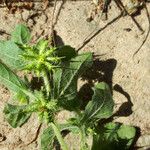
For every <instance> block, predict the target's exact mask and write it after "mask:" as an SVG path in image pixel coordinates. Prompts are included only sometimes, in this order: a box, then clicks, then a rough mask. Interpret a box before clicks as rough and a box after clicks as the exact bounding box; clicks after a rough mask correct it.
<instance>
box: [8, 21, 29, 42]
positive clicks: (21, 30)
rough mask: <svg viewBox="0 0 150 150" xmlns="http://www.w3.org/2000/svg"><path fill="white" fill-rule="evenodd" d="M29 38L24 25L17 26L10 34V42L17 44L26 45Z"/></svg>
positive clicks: (27, 30)
mask: <svg viewBox="0 0 150 150" xmlns="http://www.w3.org/2000/svg"><path fill="white" fill-rule="evenodd" d="M30 36H31V35H30V32H29V29H28V28H27V27H26V26H25V25H23V24H19V25H17V26H16V27H15V30H14V31H13V32H12V34H11V40H12V41H13V42H15V43H17V44H26V43H28V42H29V40H30Z"/></svg>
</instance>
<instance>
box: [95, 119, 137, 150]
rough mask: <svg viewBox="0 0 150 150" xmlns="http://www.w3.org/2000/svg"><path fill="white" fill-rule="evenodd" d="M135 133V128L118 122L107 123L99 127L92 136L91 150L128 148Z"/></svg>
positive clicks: (126, 149)
mask: <svg viewBox="0 0 150 150" xmlns="http://www.w3.org/2000/svg"><path fill="white" fill-rule="evenodd" d="M135 135H136V129H135V128H134V127H131V126H127V125H121V124H119V123H112V122H111V123H107V124H105V125H104V126H103V127H100V129H99V132H98V133H97V135H95V136H94V138H93V146H92V150H104V149H107V150H116V149H118V150H128V149H129V148H130V146H131V144H132V142H133V140H134V137H135Z"/></svg>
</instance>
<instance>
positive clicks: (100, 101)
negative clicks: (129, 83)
mask: <svg viewBox="0 0 150 150" xmlns="http://www.w3.org/2000/svg"><path fill="white" fill-rule="evenodd" d="M113 106H114V102H113V99H112V96H111V92H110V89H109V86H108V85H107V84H106V83H104V82H101V83H98V84H97V85H96V86H95V87H94V95H93V96H92V100H91V101H90V102H89V103H88V104H87V106H86V108H85V111H84V114H83V117H82V119H81V122H82V123H83V124H87V123H90V122H92V123H93V121H94V122H95V121H98V120H100V119H103V118H109V117H110V116H111V115H112V112H113Z"/></svg>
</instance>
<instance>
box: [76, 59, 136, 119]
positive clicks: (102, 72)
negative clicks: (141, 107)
mask: <svg viewBox="0 0 150 150" xmlns="http://www.w3.org/2000/svg"><path fill="white" fill-rule="evenodd" d="M116 65H117V60H115V59H108V60H105V61H102V60H99V59H96V60H94V62H93V65H92V67H91V68H90V69H88V70H87V71H86V72H85V73H84V74H83V75H82V77H81V80H83V81H85V82H86V83H85V84H84V85H82V87H81V88H80V89H79V92H78V96H79V99H80V100H81V110H84V109H85V107H86V105H87V103H88V102H89V100H91V99H92V95H93V90H92V87H93V86H94V84H95V83H96V82H106V83H107V84H108V85H109V87H110V90H111V93H112V95H113V90H115V91H117V92H119V93H120V94H122V95H124V96H125V97H126V99H127V101H126V102H124V103H123V104H122V105H121V106H120V107H119V109H118V110H117V112H116V113H115V114H114V115H113V117H115V116H117V117H119V116H129V115H131V114H132V112H133V111H132V106H133V103H132V101H131V97H130V95H129V94H128V93H127V92H126V91H124V89H123V88H122V87H121V86H120V85H119V84H116V85H115V86H114V87H113V85H112V83H113V81H112V78H113V72H114V70H115V68H116ZM85 93H86V94H85Z"/></svg>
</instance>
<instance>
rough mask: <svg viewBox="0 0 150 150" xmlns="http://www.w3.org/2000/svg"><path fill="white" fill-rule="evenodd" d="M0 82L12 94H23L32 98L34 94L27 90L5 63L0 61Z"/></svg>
mask: <svg viewBox="0 0 150 150" xmlns="http://www.w3.org/2000/svg"><path fill="white" fill-rule="evenodd" d="M0 84H3V85H4V86H5V87H7V88H8V89H9V90H10V91H12V92H13V94H19V95H18V97H20V96H21V95H22V98H24V97H25V96H26V97H27V95H28V96H30V97H32V98H34V95H33V94H32V93H31V92H29V91H28V90H27V86H26V85H25V83H24V82H23V81H22V80H21V79H20V78H19V77H18V76H17V75H16V74H15V73H14V72H13V71H11V70H10V69H9V68H8V67H7V66H6V65H4V64H3V63H1V62H0Z"/></svg>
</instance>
